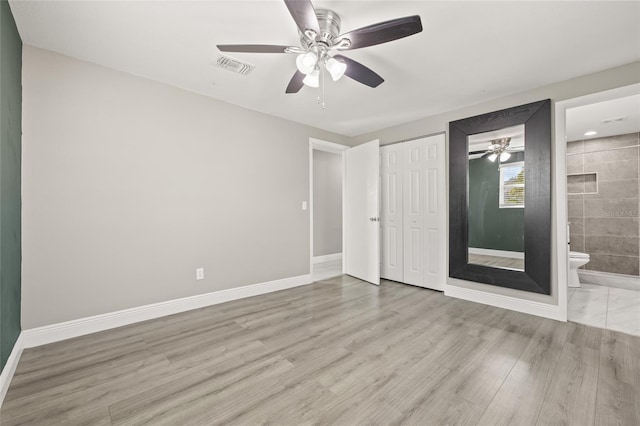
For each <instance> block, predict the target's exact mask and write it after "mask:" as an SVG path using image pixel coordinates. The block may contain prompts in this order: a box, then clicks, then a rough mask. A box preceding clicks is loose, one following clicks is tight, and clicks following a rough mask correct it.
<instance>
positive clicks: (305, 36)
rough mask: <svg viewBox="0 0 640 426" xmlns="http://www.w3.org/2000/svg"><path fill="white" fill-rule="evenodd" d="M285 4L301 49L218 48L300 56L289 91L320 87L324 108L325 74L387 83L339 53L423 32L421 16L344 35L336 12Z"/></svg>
mask: <svg viewBox="0 0 640 426" xmlns="http://www.w3.org/2000/svg"><path fill="white" fill-rule="evenodd" d="M284 3H285V5H286V6H287V8H288V9H289V13H291V16H292V17H293V20H294V21H295V23H296V25H297V26H298V33H299V35H300V46H279V45H267V44H219V45H218V46H217V47H218V49H219V50H220V51H222V52H241V53H293V54H297V55H298V56H297V58H296V67H297V70H296V72H295V74H294V75H293V77H292V78H291V80H290V81H289V84H288V86H287V89H286V91H285V92H286V93H297V92H299V91H300V89H302V87H303V86H305V85H306V86H309V87H314V88H319V96H318V103H320V104H321V105H322V107H323V108H324V95H323V87H324V79H325V74H329V76H330V77H331V79H332V80H333V81H337V80H339V79H340V78H341V77H342V76H343V75H346V76H347V77H349V78H351V79H353V80H355V81H357V82H359V83H362V84H364V85H366V86H369V87H378V86H379V85H380V84H381V83H382V82H383V81H384V79H383V78H382V77H380V76H379V75H378V74H376V73H375V72H374V71H373V70H371V69H370V68H368V67H366V66H364V65H362V64H361V63H360V62H357V61H354V60H353V59H350V58H348V57H346V56H344V55H341V54H339V53H338V52H342V51H346V50H353V49H360V48H362V47H368V46H374V45H376V44H382V43H387V42H390V41H393V40H398V39H401V38H404V37H408V36H410V35H413V34H417V33H419V32H421V31H422V22H421V21H420V16H418V15H414V16H407V17H404V18H397V19H392V20H389V21H384V22H379V23H377V24H373V25H369V26H366V27H362V28H359V29H357V30H353V31H349V32H346V33H342V34H341V33H340V24H341V20H340V16H339V15H338V14H337V13H336V12H334V11H332V10H329V9H318V10H315V9H314V8H313V5H312V4H311V1H309V0H284ZM325 71H326V72H325Z"/></svg>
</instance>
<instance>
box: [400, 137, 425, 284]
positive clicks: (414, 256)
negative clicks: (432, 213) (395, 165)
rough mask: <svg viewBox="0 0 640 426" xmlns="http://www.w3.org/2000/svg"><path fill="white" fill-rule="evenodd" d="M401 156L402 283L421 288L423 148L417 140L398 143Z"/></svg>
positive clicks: (422, 266) (422, 263)
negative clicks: (402, 160) (402, 168)
mask: <svg viewBox="0 0 640 426" xmlns="http://www.w3.org/2000/svg"><path fill="white" fill-rule="evenodd" d="M401 146H402V149H403V157H404V162H403V165H404V170H403V175H404V182H403V187H404V197H403V222H404V238H403V239H404V245H403V248H404V253H403V254H404V256H403V257H404V280H403V282H405V283H407V284H413V285H418V286H422V285H423V281H424V280H423V277H424V264H425V259H424V257H425V255H426V254H425V253H424V217H423V216H424V209H425V195H426V194H424V192H425V186H424V182H425V179H424V169H425V159H426V155H425V149H424V147H423V144H422V140H421V139H417V140H413V141H410V142H405V143H403V144H401Z"/></svg>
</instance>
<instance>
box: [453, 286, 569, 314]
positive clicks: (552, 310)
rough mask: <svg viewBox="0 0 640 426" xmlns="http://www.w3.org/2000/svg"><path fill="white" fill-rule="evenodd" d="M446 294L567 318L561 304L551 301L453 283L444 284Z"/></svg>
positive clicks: (532, 312) (531, 312) (497, 305)
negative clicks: (550, 302)
mask: <svg viewBox="0 0 640 426" xmlns="http://www.w3.org/2000/svg"><path fill="white" fill-rule="evenodd" d="M444 295H445V296H449V297H455V298H457V299H463V300H468V301H470V302H476V303H483V304H485V305H490V306H495V307H497V308H503V309H509V310H511V311H516V312H522V313H525V314H530V315H536V316H539V317H544V318H549V319H553V320H557V321H566V320H567V319H566V317H565V314H563V310H562V309H561V307H560V306H558V305H552V304H549V303H542V302H536V301H533V300H525V299H520V298H517V297H511V296H504V295H502V294H495V293H487V292H485V291H479V290H473V289H470V288H465V287H459V286H456V285H451V284H447V285H445V286H444Z"/></svg>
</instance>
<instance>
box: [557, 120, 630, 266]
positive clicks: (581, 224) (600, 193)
mask: <svg viewBox="0 0 640 426" xmlns="http://www.w3.org/2000/svg"><path fill="white" fill-rule="evenodd" d="M638 136H639V134H638V133H631V134H627V135H619V136H612V137H607V138H598V139H589V140H585V141H573V142H569V143H568V144H567V174H568V175H570V176H568V177H567V185H568V193H569V194H568V197H569V206H568V207H569V211H568V213H569V222H571V228H570V229H571V235H570V236H571V250H574V251H580V252H584V253H589V255H590V258H591V260H590V261H589V263H587V264H586V265H585V266H584V269H587V270H592V271H600V272H613V273H616V274H626V275H636V276H637V275H639V269H640V268H639V267H640V258H639V249H640V241H639V239H638V235H639V231H640V227H639V225H638V209H639V207H640V206H639V204H638V187H639V185H640V180H639V179H638V155H639V150H638V148H637V145H638V143H640V140H639V138H638ZM632 146H633V147H632ZM622 147H629V148H622ZM616 148H618V149H616ZM619 148H622V149H619ZM594 174H595V175H596V176H597V179H596V181H595V182H590V181H587V182H584V181H583V179H581V178H582V177H583V176H585V175H586V176H587V177H592V176H593V175H594ZM572 181H573V182H572Z"/></svg>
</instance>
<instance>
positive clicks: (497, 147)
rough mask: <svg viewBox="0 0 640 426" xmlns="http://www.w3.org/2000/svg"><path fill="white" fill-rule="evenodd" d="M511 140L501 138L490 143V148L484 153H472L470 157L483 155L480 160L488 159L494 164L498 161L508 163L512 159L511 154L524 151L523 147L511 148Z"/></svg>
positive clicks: (483, 151)
mask: <svg viewBox="0 0 640 426" xmlns="http://www.w3.org/2000/svg"><path fill="white" fill-rule="evenodd" d="M510 143H511V138H500V139H493V140H491V141H489V148H487V150H482V151H473V152H470V153H469V155H470V156H475V155H479V154H482V155H481V156H480V158H487V159H488V160H489V161H491V162H494V161H496V159H498V160H499V161H500V162H503V161H507V160H508V159H509V158H511V153H512V152H515V151H523V150H524V146H522V147H510V146H509V144H510Z"/></svg>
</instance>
